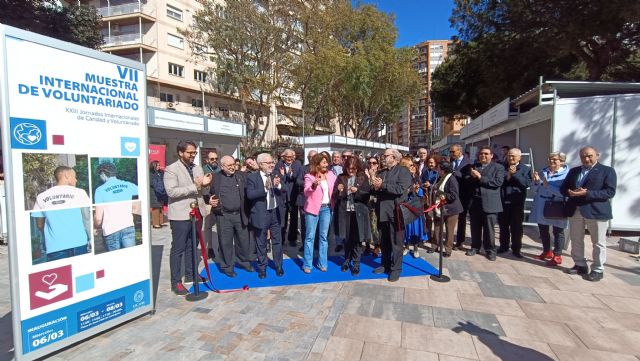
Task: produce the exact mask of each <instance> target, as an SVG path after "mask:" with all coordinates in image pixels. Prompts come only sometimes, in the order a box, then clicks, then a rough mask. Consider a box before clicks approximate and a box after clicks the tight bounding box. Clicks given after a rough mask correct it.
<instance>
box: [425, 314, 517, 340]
mask: <svg viewBox="0 0 640 361" xmlns="http://www.w3.org/2000/svg"><path fill="white" fill-rule="evenodd" d="M433 322H434V325H435V327H440V328H447V329H450V330H456V329H460V328H462V329H463V330H466V329H467V328H469V329H473V330H474V331H477V332H478V333H489V334H493V335H498V336H504V335H505V333H504V331H503V330H502V328H501V327H500V323H499V322H498V319H497V318H496V316H495V315H493V314H490V313H482V312H474V311H462V310H452V309H448V308H439V307H434V308H433ZM465 327H466V328H465Z"/></svg>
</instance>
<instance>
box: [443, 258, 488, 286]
mask: <svg viewBox="0 0 640 361" xmlns="http://www.w3.org/2000/svg"><path fill="white" fill-rule="evenodd" d="M446 267H447V269H448V270H449V277H451V279H454V280H459V281H470V282H481V281H482V279H481V278H480V275H479V274H478V272H476V271H474V270H472V269H471V267H469V263H468V262H465V261H457V260H447V261H446Z"/></svg>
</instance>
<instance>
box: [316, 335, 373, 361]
mask: <svg viewBox="0 0 640 361" xmlns="http://www.w3.org/2000/svg"><path fill="white" fill-rule="evenodd" d="M363 346H364V341H360V340H353V339H349V338H342V337H331V338H329V342H328V343H327V347H326V348H325V352H324V353H323V354H322V358H321V359H320V360H322V361H334V360H344V361H351V360H359V359H360V356H361V355H362V347H363Z"/></svg>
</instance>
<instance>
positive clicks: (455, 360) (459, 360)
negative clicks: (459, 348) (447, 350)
mask: <svg viewBox="0 0 640 361" xmlns="http://www.w3.org/2000/svg"><path fill="white" fill-rule="evenodd" d="M438 358H439V360H440V361H469V360H477V359H473V358H466V357H456V356H451V355H444V354H439V355H438Z"/></svg>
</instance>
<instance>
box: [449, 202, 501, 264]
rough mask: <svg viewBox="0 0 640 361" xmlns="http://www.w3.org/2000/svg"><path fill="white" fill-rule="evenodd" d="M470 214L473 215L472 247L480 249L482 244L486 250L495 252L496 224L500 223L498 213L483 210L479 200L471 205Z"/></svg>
mask: <svg viewBox="0 0 640 361" xmlns="http://www.w3.org/2000/svg"><path fill="white" fill-rule="evenodd" d="M469 215H470V216H471V248H474V249H475V250H477V251H479V250H480V246H482V247H484V251H485V252H487V253H495V251H496V235H495V233H496V232H495V225H496V223H498V214H497V213H485V212H484V211H483V210H482V204H480V203H479V202H477V203H475V204H472V205H471V207H469ZM458 224H459V223H458Z"/></svg>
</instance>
